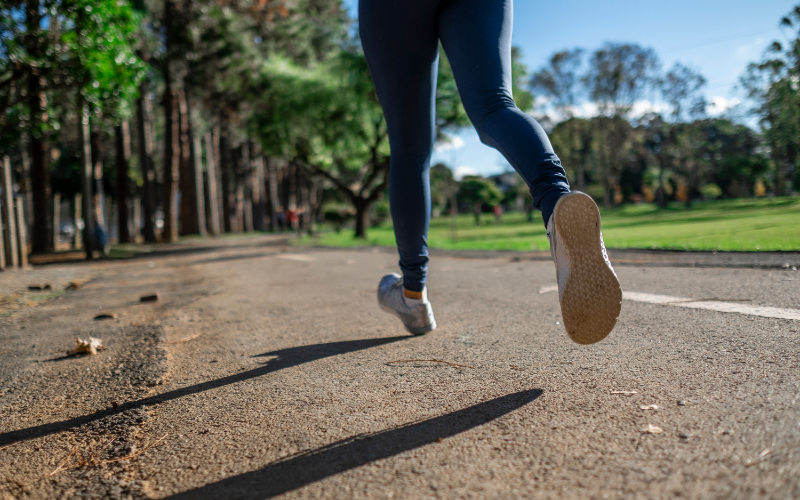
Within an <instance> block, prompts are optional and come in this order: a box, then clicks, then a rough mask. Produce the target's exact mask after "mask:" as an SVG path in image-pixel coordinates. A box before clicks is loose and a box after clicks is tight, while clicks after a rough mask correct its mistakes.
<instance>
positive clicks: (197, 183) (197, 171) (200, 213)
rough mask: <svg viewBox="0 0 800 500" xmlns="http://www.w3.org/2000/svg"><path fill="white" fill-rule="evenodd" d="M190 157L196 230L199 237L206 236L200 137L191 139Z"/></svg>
mask: <svg viewBox="0 0 800 500" xmlns="http://www.w3.org/2000/svg"><path fill="white" fill-rule="evenodd" d="M192 157H193V158H194V198H195V202H196V203H197V206H196V207H195V210H196V212H197V229H198V230H199V231H200V236H203V237H206V236H208V229H207V226H206V200H205V190H204V189H203V148H202V146H201V144H200V137H199V136H195V137H193V138H192Z"/></svg>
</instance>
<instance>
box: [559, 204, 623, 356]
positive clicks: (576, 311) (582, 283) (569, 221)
mask: <svg viewBox="0 0 800 500" xmlns="http://www.w3.org/2000/svg"><path fill="white" fill-rule="evenodd" d="M554 213H555V216H554V217H553V220H554V222H555V225H556V232H557V233H558V235H559V236H560V238H561V241H562V242H563V244H564V247H565V251H566V253H567V256H568V257H569V265H570V273H569V278H567V282H566V284H565V286H564V293H562V294H561V316H562V317H563V319H564V328H566V330H567V334H568V335H569V338H571V339H572V340H573V341H574V342H576V343H578V344H594V343H595V342H600V341H601V340H603V339H604V338H605V337H606V336H607V335H608V334H609V333H611V330H613V329H614V325H615V324H616V323H617V318H618V317H619V313H620V309H621V307H622V289H621V288H620V286H619V280H617V277H616V275H615V274H614V272H613V271H612V270H611V269H609V267H608V265H607V264H606V261H605V259H604V258H603V252H602V250H601V249H600V244H599V243H600V211H599V210H598V209H597V205H596V204H595V202H594V200H593V199H592V198H591V197H589V196H588V195H586V194H584V193H571V194H568V195H565V196H563V197H561V199H560V200H558V203H557V204H556V207H555V210H554Z"/></svg>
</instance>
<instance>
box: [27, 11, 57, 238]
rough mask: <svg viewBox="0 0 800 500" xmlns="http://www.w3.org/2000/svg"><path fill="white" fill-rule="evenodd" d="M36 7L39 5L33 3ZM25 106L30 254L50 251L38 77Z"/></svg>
mask: <svg viewBox="0 0 800 500" xmlns="http://www.w3.org/2000/svg"><path fill="white" fill-rule="evenodd" d="M35 3H36V4H37V5H38V2H35ZM28 96H29V98H28V104H29V108H30V117H31V120H30V122H31V135H30V142H29V144H30V156H31V187H32V191H33V220H34V224H33V234H32V235H31V242H32V243H33V253H43V252H47V251H48V250H50V248H51V246H50V230H49V228H48V226H49V224H48V222H49V221H50V216H49V215H50V214H49V210H47V205H48V203H47V202H48V199H49V198H50V171H49V169H48V168H47V160H48V155H47V149H48V148H47V139H46V138H45V132H44V130H43V128H44V127H43V125H44V122H45V121H46V118H45V117H46V116H47V115H46V113H45V111H46V106H47V100H46V99H47V98H46V96H45V93H44V89H43V88H42V82H41V79H40V78H39V76H37V75H33V76H31V77H30V79H29V80H28Z"/></svg>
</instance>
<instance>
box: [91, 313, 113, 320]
mask: <svg viewBox="0 0 800 500" xmlns="http://www.w3.org/2000/svg"><path fill="white" fill-rule="evenodd" d="M94 319H117V315H116V314H114V313H110V314H106V313H104V314H98V315H97V316H95V317H94Z"/></svg>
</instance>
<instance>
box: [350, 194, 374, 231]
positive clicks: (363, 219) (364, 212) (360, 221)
mask: <svg viewBox="0 0 800 500" xmlns="http://www.w3.org/2000/svg"><path fill="white" fill-rule="evenodd" d="M371 205H372V202H370V201H368V200H365V199H364V198H356V199H354V200H353V206H355V208H356V234H355V235H354V237H356V238H360V239H366V238H367V228H368V227H369V207H370V206H371Z"/></svg>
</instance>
